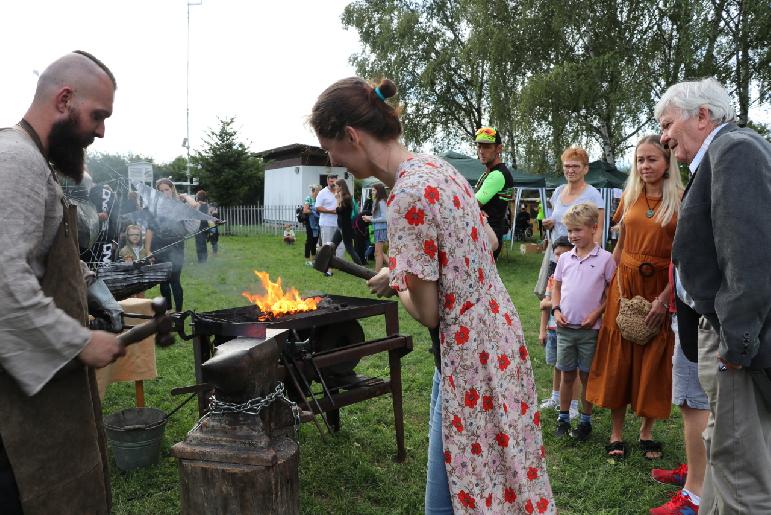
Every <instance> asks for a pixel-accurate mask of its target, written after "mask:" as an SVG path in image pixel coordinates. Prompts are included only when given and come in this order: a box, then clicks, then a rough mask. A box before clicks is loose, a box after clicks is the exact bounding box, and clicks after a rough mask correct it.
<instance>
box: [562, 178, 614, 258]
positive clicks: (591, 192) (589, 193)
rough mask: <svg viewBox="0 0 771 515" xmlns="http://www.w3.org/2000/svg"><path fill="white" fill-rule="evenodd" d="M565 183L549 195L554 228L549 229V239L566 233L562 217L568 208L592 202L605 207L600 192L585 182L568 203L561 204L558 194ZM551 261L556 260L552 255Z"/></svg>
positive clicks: (599, 206) (598, 206) (601, 207)
mask: <svg viewBox="0 0 771 515" xmlns="http://www.w3.org/2000/svg"><path fill="white" fill-rule="evenodd" d="M565 186H566V185H565V184H563V185H561V186H559V187H558V188H557V189H556V190H554V193H553V194H552V196H551V205H552V212H551V215H550V216H549V220H554V228H553V229H552V230H551V241H556V240H557V238H559V237H560V236H567V235H568V228H567V227H565V224H563V223H562V217H563V216H565V213H567V211H568V209H570V208H571V207H572V206H575V205H576V204H584V203H588V204H594V205H595V206H596V207H597V209H605V201H604V200H602V195H601V194H600V192H599V191H598V190H597V188H595V187H594V186H592V185H591V184H587V185H586V188H584V191H582V192H581V194H580V195H579V196H578V198H576V199H575V200H574V201H573V202H571V203H570V204H563V203H562V201H561V200H560V195H561V194H562V192H563V191H564V190H565ZM551 260H552V262H554V263H556V262H557V260H556V259H555V258H554V256H552V258H551Z"/></svg>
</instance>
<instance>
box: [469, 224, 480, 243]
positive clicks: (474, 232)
mask: <svg viewBox="0 0 771 515" xmlns="http://www.w3.org/2000/svg"><path fill="white" fill-rule="evenodd" d="M478 239H479V231H477V228H476V227H472V228H471V241H477V240H478Z"/></svg>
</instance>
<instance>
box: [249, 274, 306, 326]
mask: <svg viewBox="0 0 771 515" xmlns="http://www.w3.org/2000/svg"><path fill="white" fill-rule="evenodd" d="M254 275H256V276H257V277H258V278H259V279H260V283H262V287H263V288H264V289H265V293H264V294H263V295H259V294H256V293H249V292H248V291H245V292H243V293H242V294H241V295H243V296H244V297H246V298H247V299H249V302H251V303H252V304H256V305H257V307H259V308H260V311H262V313H263V315H262V316H261V317H260V318H261V319H264V318H268V317H278V316H281V315H291V314H294V313H303V312H305V311H313V310H314V309H316V307H317V306H318V304H319V302H321V297H308V298H307V299H303V298H302V297H300V294H299V293H298V291H297V290H295V289H294V288H289V289H288V290H287V291H286V292H284V289H283V288H282V287H281V278H280V277H279V278H278V279H277V280H276V282H275V283H274V282H272V281H271V280H270V276H269V275H268V273H267V272H258V271H257V270H255V271H254Z"/></svg>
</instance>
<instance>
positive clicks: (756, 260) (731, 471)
mask: <svg viewBox="0 0 771 515" xmlns="http://www.w3.org/2000/svg"><path fill="white" fill-rule="evenodd" d="M655 114H656V117H657V119H658V121H659V123H660V125H661V129H662V137H661V141H662V143H664V144H667V145H668V146H669V147H670V148H672V149H674V152H675V155H676V156H677V159H678V160H679V161H680V162H682V163H688V164H689V167H690V170H691V174H692V175H691V180H690V181H689V183H688V186H687V187H686V191H685V195H684V199H683V204H682V209H681V213H680V218H679V220H678V225H677V232H676V234H675V241H674V245H673V249H672V259H673V261H674V263H675V266H676V269H677V272H678V274H679V277H680V279H681V281H682V285H683V286H684V287H685V290H686V291H687V293H688V296H689V297H690V298H691V299H692V300H691V307H693V308H694V309H695V310H696V311H697V312H698V313H700V314H701V315H702V316H703V317H702V320H701V324H700V328H699V329H700V332H699V380H700V382H701V383H702V386H703V387H704V390H705V391H706V392H707V395H708V397H709V401H710V421H709V423H708V425H707V429H706V431H705V432H704V440H705V445H706V447H707V456H708V466H707V472H706V477H705V482H704V494H703V496H702V499H701V501H702V502H701V509H700V511H701V512H702V513H720V514H726V513H737V514H738V513H771V405H770V404H771V376H769V374H770V373H771V273H769V265H770V264H771V210H769V206H771V144H769V142H768V141H766V140H764V139H763V138H762V137H760V136H759V135H758V134H757V133H755V132H754V131H752V130H750V129H747V128H740V127H738V126H736V125H735V123H734V109H733V106H732V103H731V99H730V97H729V96H728V93H727V92H726V91H725V89H724V88H723V87H722V86H721V85H720V84H719V83H718V82H717V81H715V80H714V79H704V80H701V81H695V82H682V83H679V84H675V85H674V86H672V87H670V88H669V89H668V90H667V91H666V92H665V93H664V95H663V96H662V98H661V100H660V101H659V102H658V104H657V105H656V112H655Z"/></svg>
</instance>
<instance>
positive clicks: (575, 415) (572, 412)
mask: <svg viewBox="0 0 771 515" xmlns="http://www.w3.org/2000/svg"><path fill="white" fill-rule="evenodd" d="M568 413H569V414H570V415H568V416H569V417H570V420H575V419H577V418H578V415H579V414H580V413H579V412H578V408H577V407H576V408H574V407H572V406H571V407H570V411H569V412H568Z"/></svg>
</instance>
